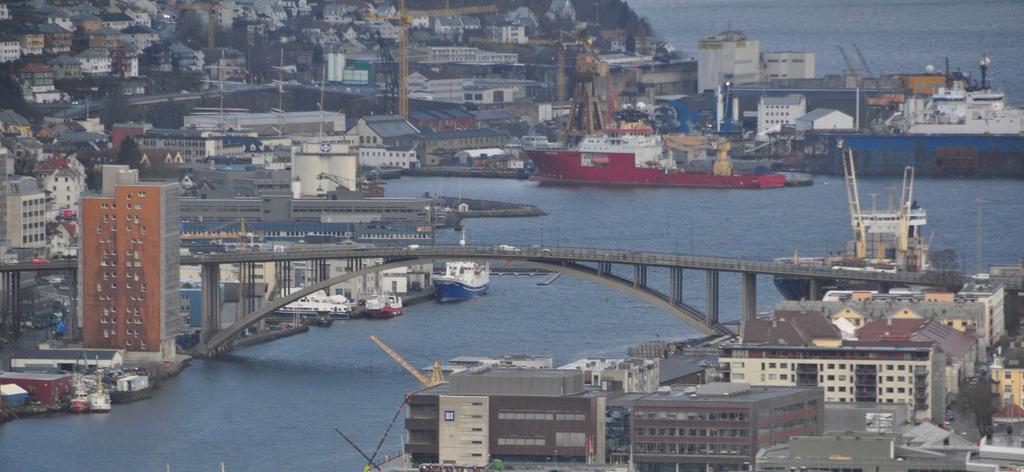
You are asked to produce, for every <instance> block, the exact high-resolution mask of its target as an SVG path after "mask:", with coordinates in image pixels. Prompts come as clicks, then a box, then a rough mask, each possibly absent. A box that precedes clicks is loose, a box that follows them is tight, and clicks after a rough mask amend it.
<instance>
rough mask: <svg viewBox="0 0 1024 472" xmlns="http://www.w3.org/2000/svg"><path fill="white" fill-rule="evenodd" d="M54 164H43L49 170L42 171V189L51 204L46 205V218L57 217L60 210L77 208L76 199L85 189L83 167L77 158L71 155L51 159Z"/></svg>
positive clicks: (41, 166)
mask: <svg viewBox="0 0 1024 472" xmlns="http://www.w3.org/2000/svg"><path fill="white" fill-rule="evenodd" d="M48 162H54V163H55V164H56V165H54V166H52V167H53V168H52V169H50V168H49V167H50V166H43V165H42V164H45V162H43V163H40V166H39V167H40V168H43V167H46V168H47V169H46V170H49V172H42V178H43V190H44V191H46V192H47V193H48V194H49V201H50V202H51V205H50V206H49V207H48V212H47V213H48V215H47V219H49V220H52V219H54V218H56V217H57V215H58V214H59V213H60V210H75V209H77V208H78V199H79V197H80V196H81V195H82V190H84V189H85V168H84V167H83V166H82V163H81V162H78V159H75V158H73V157H70V158H65V159H52V160H51V161H48Z"/></svg>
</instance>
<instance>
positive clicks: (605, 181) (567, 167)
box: [527, 151, 786, 189]
mask: <svg viewBox="0 0 1024 472" xmlns="http://www.w3.org/2000/svg"><path fill="white" fill-rule="evenodd" d="M527 156H528V157H529V158H530V160H532V161H533V163H534V165H536V166H537V170H538V173H537V174H536V175H534V176H532V177H530V178H531V180H536V181H540V182H552V183H575V184H601V185H628V186H657V187H698V188H738V189H764V188H779V187H783V186H785V185H786V177H785V176H783V175H779V174H764V175H761V174H742V175H714V174H707V173H697V172H679V171H669V172H665V171H663V170H660V169H656V168H638V167H636V164H635V160H634V156H633V154H629V153H608V154H602V155H601V156H600V157H601V158H602V159H601V160H598V159H591V161H592V162H593V161H598V162H601V164H591V165H584V164H583V161H584V159H583V157H584V156H583V153H581V152H579V151H527ZM603 158H607V159H603Z"/></svg>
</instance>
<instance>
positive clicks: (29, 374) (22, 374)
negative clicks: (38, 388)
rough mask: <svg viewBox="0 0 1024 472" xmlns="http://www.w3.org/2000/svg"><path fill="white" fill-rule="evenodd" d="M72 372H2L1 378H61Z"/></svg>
mask: <svg viewBox="0 0 1024 472" xmlns="http://www.w3.org/2000/svg"><path fill="white" fill-rule="evenodd" d="M69 376H70V374H37V373H34V372H0V380H18V379H23V380H42V381H47V380H61V379H64V378H67V377H69Z"/></svg>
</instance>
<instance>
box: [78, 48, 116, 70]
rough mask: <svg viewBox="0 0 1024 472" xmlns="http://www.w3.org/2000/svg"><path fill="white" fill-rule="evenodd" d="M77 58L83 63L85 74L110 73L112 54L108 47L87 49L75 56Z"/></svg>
mask: <svg viewBox="0 0 1024 472" xmlns="http://www.w3.org/2000/svg"><path fill="white" fill-rule="evenodd" d="M75 59H78V62H80V63H82V74H84V75H107V74H109V73H110V63H111V61H110V54H109V53H107V50H106V49H96V48H93V49H86V50H85V51H82V52H80V53H79V54H78V55H77V56H75Z"/></svg>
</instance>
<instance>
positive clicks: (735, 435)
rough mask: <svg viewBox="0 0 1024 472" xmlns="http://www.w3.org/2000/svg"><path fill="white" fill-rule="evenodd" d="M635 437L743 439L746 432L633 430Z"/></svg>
mask: <svg viewBox="0 0 1024 472" xmlns="http://www.w3.org/2000/svg"><path fill="white" fill-rule="evenodd" d="M635 430H636V434H637V436H645V435H650V436H692V437H711V438H714V437H722V438H745V437H747V430H746V429H743V428H720V429H707V428H645V427H642V426H641V427H638V428H635Z"/></svg>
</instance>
